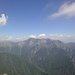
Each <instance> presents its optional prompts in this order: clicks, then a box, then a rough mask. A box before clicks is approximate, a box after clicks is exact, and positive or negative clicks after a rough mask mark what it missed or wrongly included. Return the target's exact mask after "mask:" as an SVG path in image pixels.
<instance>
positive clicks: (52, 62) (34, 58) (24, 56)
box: [0, 38, 75, 75]
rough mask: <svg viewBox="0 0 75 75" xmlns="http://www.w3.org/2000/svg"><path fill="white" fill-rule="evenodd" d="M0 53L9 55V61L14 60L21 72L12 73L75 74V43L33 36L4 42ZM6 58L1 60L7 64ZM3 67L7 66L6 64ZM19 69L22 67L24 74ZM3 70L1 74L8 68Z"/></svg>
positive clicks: (0, 46)
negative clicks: (17, 40) (23, 39)
mask: <svg viewBox="0 0 75 75" xmlns="http://www.w3.org/2000/svg"><path fill="white" fill-rule="evenodd" d="M4 53H5V54H4ZM0 54H1V57H4V58H5V57H6V56H4V55H7V57H8V61H9V62H10V63H12V62H13V64H14V66H15V68H16V71H17V72H19V73H15V74H12V75H22V74H25V73H26V72H27V74H26V75H75V43H68V44H67V43H64V42H61V41H59V40H51V39H33V38H30V39H27V40H25V41H21V42H17V43H15V42H2V43H0ZM2 55H3V56H2ZM14 56H15V57H14ZM4 58H0V60H2V59H3V62H4V64H7V63H5V62H6V61H7V59H4ZM9 58H10V60H9ZM11 60H12V61H11ZM8 61H7V62H8ZM21 61H22V62H21ZM9 62H8V63H9ZM17 62H19V65H21V66H20V68H19V67H17V66H18V64H17ZM24 62H25V63H24ZM15 63H16V64H15ZM23 64H25V65H26V66H24V65H23ZM10 65H11V64H10ZM10 65H8V66H10ZM2 67H3V68H5V65H3V66H2ZM26 67H27V68H26ZM8 68H9V67H7V69H8ZM31 68H32V69H31ZM0 69H1V68H0ZM18 69H19V70H20V69H22V70H21V71H22V74H21V71H19V70H18ZM3 70H4V71H3V72H2V73H1V74H6V70H5V69H3ZM10 70H11V73H12V71H14V68H13V66H12V67H11V69H10ZM16 71H14V72H16ZM24 72H25V73H24ZM9 75H10V74H9Z"/></svg>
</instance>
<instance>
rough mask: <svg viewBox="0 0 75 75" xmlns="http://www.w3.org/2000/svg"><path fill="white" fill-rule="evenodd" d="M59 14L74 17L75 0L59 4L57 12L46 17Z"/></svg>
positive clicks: (58, 15)
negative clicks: (74, 0)
mask: <svg viewBox="0 0 75 75" xmlns="http://www.w3.org/2000/svg"><path fill="white" fill-rule="evenodd" d="M60 16H66V17H75V2H72V3H71V2H66V3H64V4H63V5H61V6H60V8H59V9H58V11H57V12H55V13H53V14H52V15H50V16H48V18H56V17H60Z"/></svg>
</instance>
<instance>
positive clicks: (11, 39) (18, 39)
mask: <svg viewBox="0 0 75 75" xmlns="http://www.w3.org/2000/svg"><path fill="white" fill-rule="evenodd" d="M23 40H26V38H23V37H12V36H0V41H14V42H17V41H23Z"/></svg>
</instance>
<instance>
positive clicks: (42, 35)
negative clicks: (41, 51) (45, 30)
mask: <svg viewBox="0 0 75 75" xmlns="http://www.w3.org/2000/svg"><path fill="white" fill-rule="evenodd" d="M45 36H46V34H40V35H38V37H39V38H41V37H45Z"/></svg>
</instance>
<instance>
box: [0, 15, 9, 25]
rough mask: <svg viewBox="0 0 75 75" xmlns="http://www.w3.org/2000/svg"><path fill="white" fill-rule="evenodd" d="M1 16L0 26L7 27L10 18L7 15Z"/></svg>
mask: <svg viewBox="0 0 75 75" xmlns="http://www.w3.org/2000/svg"><path fill="white" fill-rule="evenodd" d="M0 16H1V17H0V26H4V25H6V23H7V19H8V17H7V16H5V14H1V15H0Z"/></svg>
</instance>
